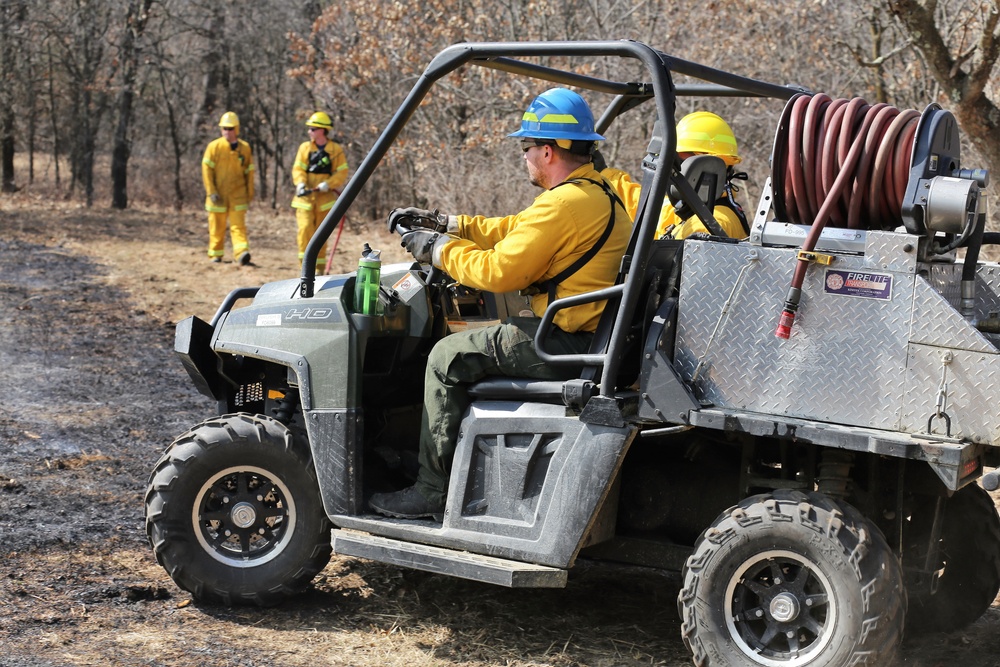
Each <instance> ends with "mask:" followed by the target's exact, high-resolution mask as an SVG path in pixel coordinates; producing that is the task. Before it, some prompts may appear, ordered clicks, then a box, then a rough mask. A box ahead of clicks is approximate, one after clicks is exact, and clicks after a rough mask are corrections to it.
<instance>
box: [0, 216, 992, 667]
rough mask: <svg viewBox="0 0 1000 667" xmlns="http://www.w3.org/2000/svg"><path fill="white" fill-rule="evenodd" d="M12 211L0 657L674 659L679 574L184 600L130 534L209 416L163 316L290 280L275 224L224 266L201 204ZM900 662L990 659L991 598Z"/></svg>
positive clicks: (590, 570) (350, 570)
mask: <svg viewBox="0 0 1000 667" xmlns="http://www.w3.org/2000/svg"><path fill="white" fill-rule="evenodd" d="M31 204H32V202H31V201H30V200H26V199H22V200H16V201H14V202H11V201H10V200H3V201H2V202H0V378H2V380H3V383H2V384H3V386H4V387H5V390H4V397H3V399H2V400H0V647H2V648H0V666H5V667H6V666H11V667H27V666H32V667H35V666H42V665H45V666H50V665H58V666H61V665H227V666H236V665H240V666H252V667H263V666H267V667H270V666H278V665H281V666H285V665H289V666H296V665H308V666H310V667H312V666H314V665H319V664H323V665H345V666H346V665H351V666H355V667H377V666H378V667H381V666H392V665H406V666H407V667H422V666H426V665H455V666H469V667H472V666H475V667H480V666H482V667H485V666H488V665H508V666H514V667H536V666H537V667H541V666H552V667H569V666H575V665H586V666H595V667H596V666H608V667H610V666H619V665H624V666H633V665H665V666H668V667H680V666H682V665H689V664H690V660H689V658H688V655H687V652H686V650H685V649H684V646H683V644H682V643H681V641H680V628H679V625H680V623H679V620H678V617H677V612H676V602H675V598H676V594H677V588H678V580H677V578H676V577H671V576H658V575H654V576H650V575H649V573H648V572H644V571H640V570H636V569H609V568H606V567H587V566H584V567H581V568H578V569H577V570H575V571H574V572H573V573H572V576H571V579H570V585H569V586H568V587H567V588H566V589H565V590H555V591H552V590H544V591H530V590H528V591H516V590H507V589H503V588H497V587H491V586H488V585H485V584H477V583H473V582H466V581H460V580H453V579H449V578H445V577H439V576H434V575H430V574H424V573H419V572H412V571H405V570H400V569H397V568H392V567H388V566H382V565H378V564H374V563H370V562H366V561H360V560H356V559H342V558H337V559H335V560H334V561H333V562H332V563H331V564H330V566H329V567H328V568H327V569H326V570H324V571H323V573H322V574H321V576H320V577H319V578H318V579H317V580H316V582H315V586H314V587H313V588H312V589H310V590H309V591H307V592H306V593H304V594H303V595H302V596H301V597H299V598H297V599H296V600H294V601H293V602H292V603H290V604H286V605H283V606H281V607H279V608H277V609H271V610H261V609H247V608H237V609H230V608H225V607H216V606H210V605H201V604H197V603H193V602H192V601H191V599H190V597H189V596H188V595H187V594H186V593H184V592H183V591H181V590H179V589H178V588H176V586H174V584H173V583H172V582H171V580H170V579H169V577H168V576H167V574H166V573H165V572H164V571H163V570H162V569H161V568H160V567H159V566H158V565H157V564H156V563H155V561H154V560H153V556H152V553H151V551H150V549H149V547H148V545H147V543H146V537H145V533H144V528H143V505H142V495H143V492H144V489H145V485H146V479H147V476H148V474H149V470H150V469H151V467H152V465H153V463H154V462H155V460H156V458H157V457H158V456H159V454H160V452H161V451H162V450H163V449H164V448H165V447H166V446H167V444H169V442H170V441H171V440H172V439H173V437H174V436H176V435H177V434H179V433H181V432H182V431H184V430H185V429H186V428H188V427H189V426H191V425H192V424H194V423H196V422H197V421H199V420H201V419H203V418H206V417H209V416H211V415H212V410H213V407H214V406H213V405H212V404H211V402H210V401H208V399H206V398H205V397H203V396H201V395H199V394H197V393H196V392H194V390H193V389H191V387H190V386H189V382H188V380H187V377H186V375H185V374H184V372H183V370H182V369H181V367H180V364H179V363H177V361H176V360H175V358H174V355H173V353H172V351H171V350H172V342H173V322H175V321H176V320H178V319H180V318H181V317H183V316H186V315H187V314H198V315H199V316H201V317H203V318H205V319H208V318H209V317H211V315H212V313H213V312H214V310H215V307H216V305H217V304H218V302H219V301H220V300H221V298H222V296H224V295H225V294H226V293H227V292H228V291H229V290H230V289H232V288H233V287H236V286H240V285H248V284H260V283H262V282H265V281H268V280H274V279H278V278H290V277H295V276H296V275H297V270H296V268H295V254H294V244H293V242H292V237H291V233H290V231H289V226H290V225H291V221H290V218H291V216H290V215H289V216H285V217H284V218H280V217H279V218H268V219H265V220H263V221H258V222H257V223H256V224H254V225H252V226H251V230H250V234H251V243H252V244H253V245H252V250H253V254H254V262H255V264H257V266H256V267H253V268H249V269H246V268H244V269H240V268H238V267H237V266H236V265H234V264H232V263H231V262H229V263H224V264H222V265H211V264H209V263H208V262H207V260H206V259H205V257H204V252H203V244H204V238H203V225H204V223H203V221H202V219H201V216H200V214H183V215H175V214H163V213H160V212H149V211H146V212H143V211H130V212H126V213H110V212H108V211H97V210H94V211H85V210H82V209H75V208H74V209H64V210H61V211H58V212H56V214H52V213H48V214H46V213H44V212H43V213H39V212H38V211H35V210H30V208H29V207H30V206H31ZM46 215H48V216H49V217H48V218H46V217H45V216H46ZM262 217H263V216H262ZM252 220H253V218H252ZM345 237H346V238H345V239H344V240H342V244H343V245H344V248H345V250H344V252H343V254H342V255H341V257H343V260H342V261H343V267H344V268H346V267H349V266H351V265H353V263H354V261H355V259H354V257H355V256H356V250H357V249H359V248H360V245H361V241H362V240H368V241H370V242H372V244H373V245H381V246H382V247H383V248H385V249H386V251H387V256H388V257H389V258H390V259H392V258H393V257H394V256H395V257H398V258H402V256H401V255H399V254H396V253H397V251H396V249H395V248H394V247H393V242H392V240H391V238H389V237H388V235H387V234H380V233H378V232H374V233H368V234H366V235H365V237H364V238H362V237H361V236H359V235H357V234H355V233H351V232H350V231H349V232H348V233H347V234H345ZM348 249H349V250H348ZM399 252H401V251H399ZM901 664H904V665H908V666H911V667H937V666H939V665H941V666H943V665H952V664H965V665H969V666H970V667H972V666H975V667H979V666H982V667H991V666H1000V610H998V609H997V608H996V607H994V608H993V609H991V610H990V611H989V612H988V614H987V615H986V616H985V617H984V618H983V619H981V620H980V621H979V622H977V623H976V624H975V625H974V626H972V627H971V628H969V629H967V630H965V631H963V632H959V633H954V634H952V635H940V636H926V637H919V638H912V639H910V640H908V643H907V645H906V646H905V649H904V658H903V660H902V662H901Z"/></svg>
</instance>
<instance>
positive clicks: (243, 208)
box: [233, 204, 250, 211]
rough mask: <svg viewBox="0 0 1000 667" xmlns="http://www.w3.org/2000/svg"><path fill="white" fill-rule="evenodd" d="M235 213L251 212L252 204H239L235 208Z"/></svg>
mask: <svg viewBox="0 0 1000 667" xmlns="http://www.w3.org/2000/svg"><path fill="white" fill-rule="evenodd" d="M233 210H234V211H248V210H250V204H237V205H236V206H234V207H233Z"/></svg>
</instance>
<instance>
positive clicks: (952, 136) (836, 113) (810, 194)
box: [771, 93, 989, 338]
mask: <svg viewBox="0 0 1000 667" xmlns="http://www.w3.org/2000/svg"><path fill="white" fill-rule="evenodd" d="M960 144H961V140H960V137H959V133H958V123H957V121H956V120H955V117H954V116H953V115H952V114H951V113H950V112H948V111H945V110H943V109H942V108H941V107H940V106H938V105H937V104H931V105H929V106H928V107H927V108H926V109H924V111H923V113H918V112H917V111H915V110H912V109H908V110H905V111H900V110H899V109H896V108H895V107H892V106H890V105H888V104H881V103H880V104H874V105H872V104H868V103H867V102H866V101H865V100H864V99H862V98H853V99H850V100H847V99H831V98H830V97H829V96H828V95H824V94H822V93H820V94H815V95H809V94H798V95H796V96H794V97H792V98H791V99H790V100H789V101H788V103H787V104H786V105H785V109H784V111H783V112H782V115H781V119H780V121H779V123H778V129H777V132H776V134H775V140H774V149H773V151H772V154H771V183H772V187H773V195H774V201H773V205H774V212H775V215H776V216H777V218H778V219H779V220H783V221H787V222H791V223H794V224H801V225H808V226H809V227H810V229H809V231H808V233H807V235H806V238H805V241H803V243H802V249H801V251H800V253H799V258H798V261H797V263H796V267H795V273H794V275H793V277H792V283H791V286H790V287H789V291H788V295H787V296H786V299H785V306H784V310H783V312H782V315H781V318H780V321H779V325H778V330H777V331H776V333H775V335H776V336H778V337H779V338H788V337H790V335H791V327H792V323H793V322H794V318H795V312H796V311H797V310H798V304H799V300H800V298H801V288H802V283H803V280H804V278H805V273H806V270H807V269H808V266H809V261H810V259H809V258H810V257H811V256H812V251H813V250H814V248H815V246H816V241H817V240H818V239H819V236H820V234H821V233H822V231H823V229H824V228H825V227H826V226H827V225H830V226H832V227H847V228H850V229H865V230H893V229H896V228H898V227H900V226H902V227H904V228H905V229H906V231H907V232H909V233H910V234H914V235H917V236H923V237H925V238H926V239H927V243H926V244H922V245H923V246H924V251H925V252H926V253H927V254H931V255H933V254H944V253H946V252H950V251H951V250H954V249H955V248H957V247H959V246H960V245H963V244H966V243H967V242H968V241H969V239H970V237H974V236H975V234H974V232H975V231H976V228H977V224H978V223H980V220H979V198H980V188H984V187H986V185H987V183H988V182H989V177H988V172H987V171H986V170H984V169H962V168H961V161H960V159H959V158H960V149H961V145H960ZM980 236H981V235H980ZM970 250H971V248H970ZM976 250H977V251H978V248H976ZM976 254H977V255H978V252H977V253H976Z"/></svg>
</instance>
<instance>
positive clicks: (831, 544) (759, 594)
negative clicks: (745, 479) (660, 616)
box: [677, 491, 906, 667]
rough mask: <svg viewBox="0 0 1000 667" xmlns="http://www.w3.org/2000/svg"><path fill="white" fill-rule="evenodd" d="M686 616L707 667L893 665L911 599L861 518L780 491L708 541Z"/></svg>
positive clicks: (749, 505)
mask: <svg viewBox="0 0 1000 667" xmlns="http://www.w3.org/2000/svg"><path fill="white" fill-rule="evenodd" d="M677 606H678V610H679V612H680V616H681V622H682V624H681V635H682V637H683V639H684V643H685V644H686V645H687V647H688V649H689V650H690V651H691V653H692V655H693V657H694V663H695V665H697V666H698V667H723V666H725V667H751V666H752V667H804V666H806V665H808V667H842V666H844V665H890V664H893V662H892V661H893V658H894V656H895V653H896V650H897V648H898V645H899V642H900V641H901V639H902V631H903V619H904V616H905V610H906V593H905V590H904V588H903V579H902V573H901V570H900V565H899V560H898V558H896V556H895V555H894V554H893V553H892V552H891V551H890V549H889V547H888V545H887V544H886V542H885V538H884V537H883V536H882V534H881V532H879V530H878V528H876V527H875V526H874V525H872V524H871V523H870V522H869V521H867V520H866V519H865V518H864V517H863V516H861V514H860V513H859V512H858V511H857V510H856V509H854V508H853V507H851V506H850V505H848V504H846V503H841V502H838V501H835V500H833V499H832V498H829V497H827V496H824V495H822V494H817V493H811V494H808V495H806V494H804V493H800V492H798V491H775V492H773V493H771V494H767V495H760V496H753V497H751V498H747V499H745V500H743V501H742V502H741V503H739V504H738V505H736V506H735V507H732V508H731V509H729V510H727V511H725V512H723V513H722V514H721V515H719V517H718V518H717V519H716V521H715V523H714V524H713V525H712V526H711V527H710V528H709V529H708V530H706V531H705V532H704V533H702V536H701V537H700V538H699V540H698V542H697V544H696V545H695V550H694V553H693V554H692V555H691V556H690V557H689V558H688V560H687V563H686V564H685V567H684V585H683V588H682V589H681V592H680V595H679V596H678V600H677Z"/></svg>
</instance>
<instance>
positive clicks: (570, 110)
mask: <svg viewBox="0 0 1000 667" xmlns="http://www.w3.org/2000/svg"><path fill="white" fill-rule="evenodd" d="M507 136H508V137H528V138H534V139H569V140H570V141H604V137H602V136H601V135H599V134H598V133H597V132H595V131H594V114H592V113H591V112H590V107H589V106H588V105H587V100H585V99H583V98H582V97H581V96H580V95H579V94H578V93H574V92H573V91H572V90H568V89H566V88H552V89H551V90H546V91H545V92H544V93H542V94H541V95H539V96H538V97H536V98H535V99H534V101H533V102H532V103H531V104H530V105H528V109H527V110H526V111H525V112H524V116H522V117H521V129H520V130H518V131H517V132H511V133H510V134H508V135H507Z"/></svg>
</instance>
